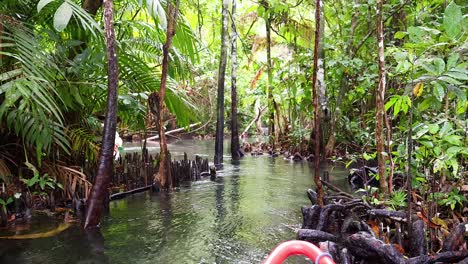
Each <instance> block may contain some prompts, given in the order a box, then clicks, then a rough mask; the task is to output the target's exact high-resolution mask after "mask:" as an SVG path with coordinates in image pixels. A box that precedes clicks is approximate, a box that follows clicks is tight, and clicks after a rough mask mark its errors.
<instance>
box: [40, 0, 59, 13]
mask: <svg viewBox="0 0 468 264" xmlns="http://www.w3.org/2000/svg"><path fill="white" fill-rule="evenodd" d="M53 1H55V0H41V1H39V3H38V4H37V12H38V13H39V12H41V10H42V8H44V7H45V6H46V5H48V4H49V3H50V2H53Z"/></svg>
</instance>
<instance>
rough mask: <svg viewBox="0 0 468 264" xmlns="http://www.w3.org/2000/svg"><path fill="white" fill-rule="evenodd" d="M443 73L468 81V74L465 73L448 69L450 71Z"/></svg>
mask: <svg viewBox="0 0 468 264" xmlns="http://www.w3.org/2000/svg"><path fill="white" fill-rule="evenodd" d="M445 75H447V76H450V77H452V78H454V79H457V80H463V81H468V74H466V73H462V72H455V71H450V72H447V73H446V74H445Z"/></svg>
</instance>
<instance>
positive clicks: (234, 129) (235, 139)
mask: <svg viewBox="0 0 468 264" xmlns="http://www.w3.org/2000/svg"><path fill="white" fill-rule="evenodd" d="M236 8H237V3H236V0H232V12H231V63H232V67H231V101H232V103H231V118H232V120H231V155H232V158H233V159H235V160H236V159H239V158H240V157H241V155H242V154H241V152H240V144H239V124H238V122H237V86H236V84H237V29H236V23H235V21H236Z"/></svg>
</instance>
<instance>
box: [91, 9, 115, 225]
mask: <svg viewBox="0 0 468 264" xmlns="http://www.w3.org/2000/svg"><path fill="white" fill-rule="evenodd" d="M113 16H114V14H113V7H112V0H105V1H104V26H105V30H106V48H107V65H108V69H107V74H108V91H107V114H106V119H105V121H104V132H103V136H102V146H101V153H100V156H99V167H98V173H97V176H96V181H95V183H94V185H93V189H92V190H91V195H90V197H89V199H88V201H89V202H88V208H87V212H86V220H85V225H84V227H85V228H90V227H96V226H97V225H98V224H99V222H100V220H101V216H102V211H103V209H104V205H105V203H107V202H108V201H109V199H108V197H109V194H108V187H109V182H110V179H111V173H112V166H113V153H114V144H115V132H116V129H117V95H118V83H119V69H118V63H117V48H116V44H115V33H114V21H113V20H114V19H113Z"/></svg>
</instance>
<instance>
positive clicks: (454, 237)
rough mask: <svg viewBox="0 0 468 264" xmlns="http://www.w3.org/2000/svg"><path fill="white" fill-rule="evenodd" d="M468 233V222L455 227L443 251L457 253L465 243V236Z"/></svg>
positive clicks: (445, 242) (446, 240)
mask: <svg viewBox="0 0 468 264" xmlns="http://www.w3.org/2000/svg"><path fill="white" fill-rule="evenodd" d="M467 232H468V222H465V223H461V224H459V225H458V226H457V227H455V228H454V229H453V230H452V232H451V233H450V235H449V236H448V237H447V239H445V241H444V245H443V247H442V251H457V250H459V248H460V246H461V245H463V243H464V241H465V238H464V237H465V234H466V233H467Z"/></svg>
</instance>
